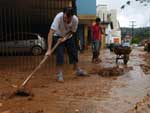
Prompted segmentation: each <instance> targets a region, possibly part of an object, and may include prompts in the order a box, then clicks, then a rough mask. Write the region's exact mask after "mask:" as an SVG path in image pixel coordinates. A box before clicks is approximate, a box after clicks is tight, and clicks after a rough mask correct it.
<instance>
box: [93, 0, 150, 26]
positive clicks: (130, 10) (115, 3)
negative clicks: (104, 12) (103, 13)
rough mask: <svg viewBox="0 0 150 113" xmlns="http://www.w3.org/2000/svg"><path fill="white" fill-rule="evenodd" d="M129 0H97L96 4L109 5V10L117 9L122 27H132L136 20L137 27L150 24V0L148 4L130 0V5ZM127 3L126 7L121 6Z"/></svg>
mask: <svg viewBox="0 0 150 113" xmlns="http://www.w3.org/2000/svg"><path fill="white" fill-rule="evenodd" d="M127 1H128V0H97V1H96V4H97V5H99V4H105V5H107V8H108V10H110V9H117V19H118V21H119V23H120V26H121V27H131V24H132V22H131V21H135V22H134V25H135V27H146V26H150V2H149V3H148V5H147V6H144V4H145V3H142V4H141V3H139V1H138V2H136V1H135V0H130V1H131V3H130V5H127V4H126V3H127ZM122 5H125V8H124V9H121V6H122Z"/></svg>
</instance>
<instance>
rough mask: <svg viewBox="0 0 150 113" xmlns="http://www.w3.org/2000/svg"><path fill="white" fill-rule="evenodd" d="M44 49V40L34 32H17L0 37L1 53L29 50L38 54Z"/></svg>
mask: <svg viewBox="0 0 150 113" xmlns="http://www.w3.org/2000/svg"><path fill="white" fill-rule="evenodd" d="M44 50H46V43H45V40H44V38H43V37H41V36H40V35H39V34H36V33H27V32H19V33H12V34H6V35H5V36H4V35H2V36H1V37H0V52H1V53H18V52H24V53H25V52H31V53H32V54H33V55H40V54H42V52H43V51H44Z"/></svg>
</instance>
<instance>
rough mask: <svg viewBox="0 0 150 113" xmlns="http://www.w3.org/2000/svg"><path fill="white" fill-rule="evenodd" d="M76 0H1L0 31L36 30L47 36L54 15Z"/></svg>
mask: <svg viewBox="0 0 150 113" xmlns="http://www.w3.org/2000/svg"><path fill="white" fill-rule="evenodd" d="M65 6H73V7H74V8H75V9H76V6H75V0H0V22H1V24H0V32H5V33H10V32H36V33H41V34H44V35H45V36H46V37H47V33H48V31H49V28H50V25H51V22H52V20H53V18H54V16H55V15H56V14H57V13H58V12H60V11H62V9H63V8H64V7H65Z"/></svg>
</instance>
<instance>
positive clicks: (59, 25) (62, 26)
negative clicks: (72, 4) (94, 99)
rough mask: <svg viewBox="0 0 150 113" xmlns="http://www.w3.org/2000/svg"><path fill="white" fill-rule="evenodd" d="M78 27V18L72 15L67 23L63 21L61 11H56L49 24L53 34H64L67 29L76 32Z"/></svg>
mask: <svg viewBox="0 0 150 113" xmlns="http://www.w3.org/2000/svg"><path fill="white" fill-rule="evenodd" d="M77 27H78V18H77V16H75V15H73V17H72V20H71V22H70V23H69V24H67V23H64V21H63V12H60V13H58V14H57V15H56V16H55V18H54V20H53V23H52V25H51V29H53V30H55V33H54V35H56V36H65V35H66V34H67V33H68V32H69V31H72V32H76V30H77Z"/></svg>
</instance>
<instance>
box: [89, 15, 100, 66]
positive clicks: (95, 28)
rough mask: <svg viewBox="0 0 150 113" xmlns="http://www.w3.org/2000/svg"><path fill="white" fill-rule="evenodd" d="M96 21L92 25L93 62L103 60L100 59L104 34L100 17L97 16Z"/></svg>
mask: <svg viewBox="0 0 150 113" xmlns="http://www.w3.org/2000/svg"><path fill="white" fill-rule="evenodd" d="M95 21H96V23H95V24H94V25H92V28H91V29H92V30H91V31H92V51H93V57H92V62H93V63H99V62H100V61H101V60H100V59H99V54H100V53H99V52H100V47H101V35H102V29H101V27H100V22H101V20H100V18H96V20H95Z"/></svg>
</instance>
